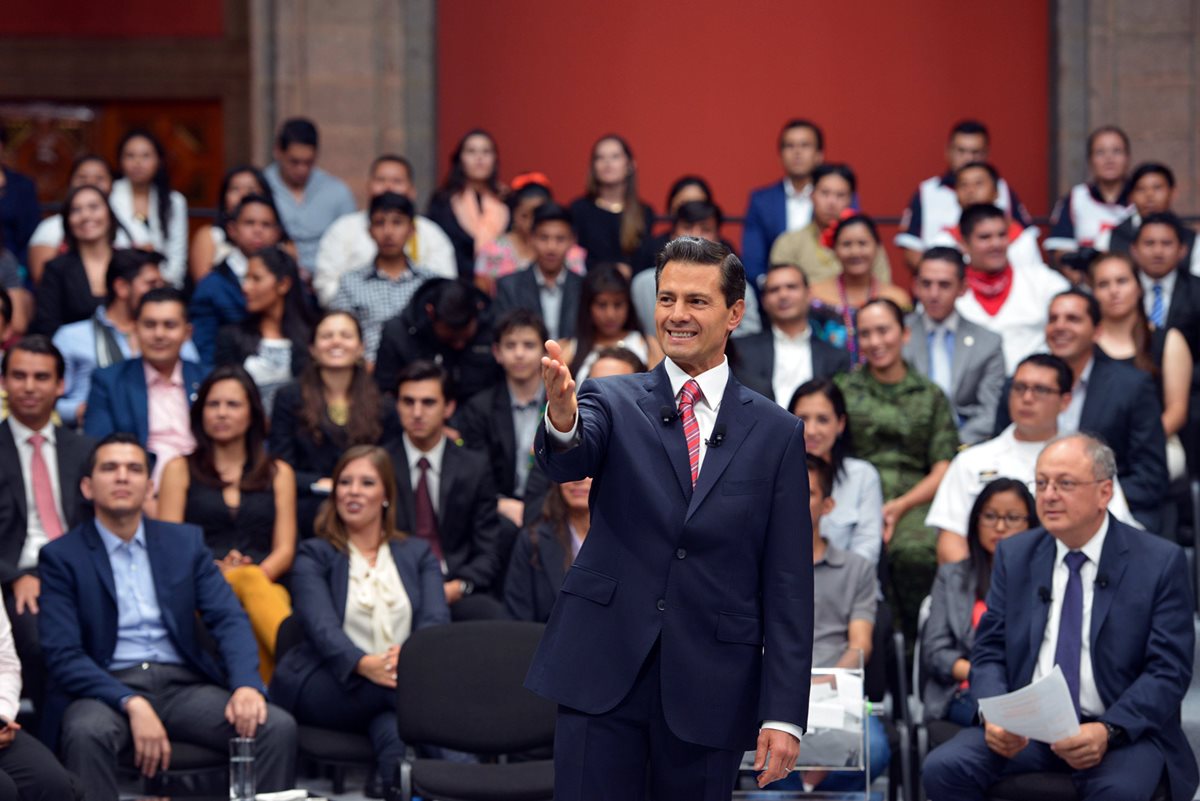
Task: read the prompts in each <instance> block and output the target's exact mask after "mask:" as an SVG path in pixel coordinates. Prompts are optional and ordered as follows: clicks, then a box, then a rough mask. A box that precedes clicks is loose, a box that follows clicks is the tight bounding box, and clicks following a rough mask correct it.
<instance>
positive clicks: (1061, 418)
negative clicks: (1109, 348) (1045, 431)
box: [1058, 356, 1096, 434]
mask: <svg viewBox="0 0 1200 801" xmlns="http://www.w3.org/2000/svg"><path fill="white" fill-rule="evenodd" d="M1095 365H1096V357H1095V356H1093V357H1092V358H1090V359H1088V363H1087V367H1084V368H1083V371H1082V372H1081V373H1080V374H1079V380H1078V381H1076V382H1075V386H1073V387H1071V402H1070V403H1068V404H1067V408H1066V409H1064V410H1063V411H1062V412H1060V413H1059V415H1058V430H1059V432H1061V433H1063V434H1074V433H1075V432H1076V431H1078V430H1079V420H1080V418H1081V417H1083V404H1084V403H1086V402H1087V391H1088V382H1090V381H1091V380H1092V368H1093V367H1094V366H1095Z"/></svg>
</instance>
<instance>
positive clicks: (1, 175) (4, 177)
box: [0, 130, 41, 264]
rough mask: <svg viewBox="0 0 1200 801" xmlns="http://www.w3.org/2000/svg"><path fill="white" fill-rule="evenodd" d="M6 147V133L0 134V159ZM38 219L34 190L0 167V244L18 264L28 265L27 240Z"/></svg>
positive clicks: (22, 178) (19, 175)
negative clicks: (3, 245)
mask: <svg viewBox="0 0 1200 801" xmlns="http://www.w3.org/2000/svg"><path fill="white" fill-rule="evenodd" d="M7 145H8V131H7V130H5V131H3V132H0V156H3V155H4V149H5V147H7ZM40 217H41V207H40V205H39V204H38V197H37V187H36V186H34V183H33V181H32V180H31V179H30V178H29V176H27V175H23V174H22V173H19V172H17V171H16V170H12V169H9V168H8V167H0V242H3V243H4V244H5V245H6V246H7V247H8V249H9V250H11V251H12V253H13V255H14V256H16V257H17V261H19V262H20V263H21V264H27V263H28V255H27V253H26V249H27V247H28V245H29V238H30V237H31V236H33V232H34V229H35V228H37V224H38V219H39V218H40Z"/></svg>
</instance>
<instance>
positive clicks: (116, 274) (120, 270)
mask: <svg viewBox="0 0 1200 801" xmlns="http://www.w3.org/2000/svg"><path fill="white" fill-rule="evenodd" d="M166 258H167V257H166V256H164V255H163V254H161V253H159V252H158V251H155V250H142V249H141V248H131V249H121V250H114V251H113V255H112V260H111V261H109V263H108V271H107V272H105V273H104V302H105V303H112V302H113V301H114V300H116V299H117V290H116V286H117V281H124V282H126V283H133V281H134V279H136V278H137V277H138V275H139V274H140V273H141V272H142V270H144V269H145V268H146V266H147V265H153V266H155V267H157V266H158V265H160V264H162V263H163V262H164V261H166Z"/></svg>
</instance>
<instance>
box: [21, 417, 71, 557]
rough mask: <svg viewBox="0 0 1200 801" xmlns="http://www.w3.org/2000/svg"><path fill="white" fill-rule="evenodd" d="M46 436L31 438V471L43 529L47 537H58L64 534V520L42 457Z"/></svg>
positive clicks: (39, 435)
mask: <svg viewBox="0 0 1200 801" xmlns="http://www.w3.org/2000/svg"><path fill="white" fill-rule="evenodd" d="M45 441H46V438H45V437H43V436H42V435H41V434H34V435H33V436H31V437H30V438H29V444H30V445H32V446H33V458H32V459H30V460H29V472H31V473H33V476H32V478H33V503H34V505H35V506H37V513H38V519H39V520H41V521H42V530H43V531H45V532H46V538H47V539H51V540H54V539H58V538H59V537H61V536H62V533H63V529H62V521H61V520H60V519H59V517H58V509H57V507H56V506H55V504H54V485H53V484H51V483H50V471H49V470H47V469H46V460H45V459H43V458H42V443H43V442H45Z"/></svg>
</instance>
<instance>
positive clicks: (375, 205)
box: [367, 192, 417, 220]
mask: <svg viewBox="0 0 1200 801" xmlns="http://www.w3.org/2000/svg"><path fill="white" fill-rule="evenodd" d="M381 211H395V212H399V213H400V214H403V215H404V216H405V217H407V218H408V219H410V220H413V219H416V216H417V210H416V209H414V208H413V202H412V201H411V200H409V199H408V198H406V197H405V196H404V195H401V194H399V193H398V192H384V193H383V194H382V195H376V196H375V197H373V198H371V203H370V205H369V206H368V207H367V219H368V220H369V219H370V218H372V217H374V216H375V214H376V213H377V212H381Z"/></svg>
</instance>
